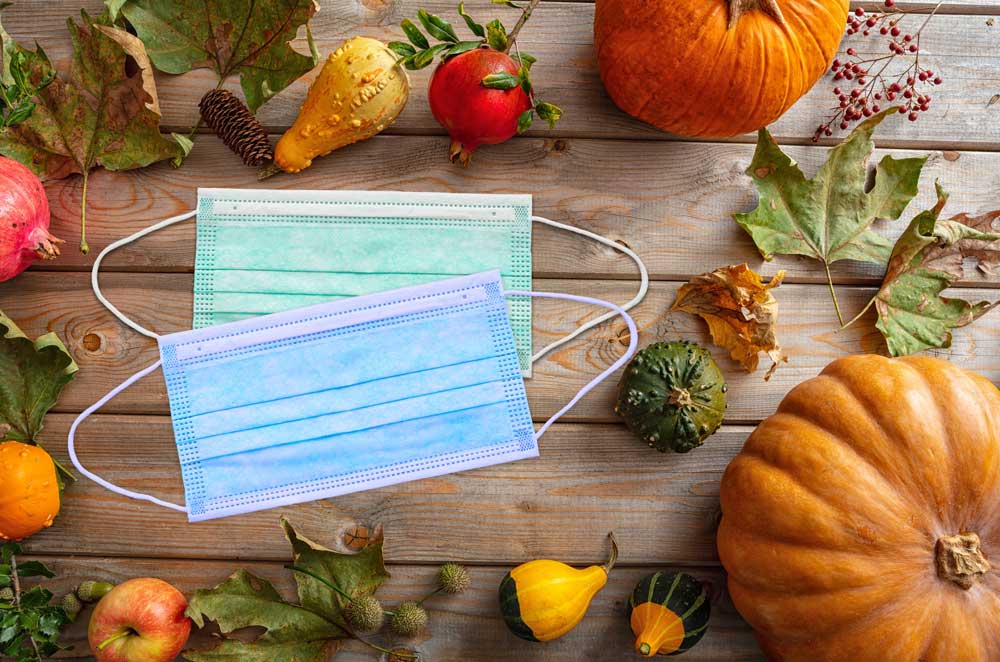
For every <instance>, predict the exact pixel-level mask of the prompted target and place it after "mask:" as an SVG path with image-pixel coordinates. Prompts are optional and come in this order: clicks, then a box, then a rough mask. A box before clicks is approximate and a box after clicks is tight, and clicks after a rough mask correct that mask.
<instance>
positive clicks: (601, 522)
mask: <svg viewBox="0 0 1000 662" xmlns="http://www.w3.org/2000/svg"><path fill="white" fill-rule="evenodd" d="M72 420H73V417H72V416H69V415H65V414H52V415H50V416H49V419H48V421H47V425H46V428H45V432H44V436H43V439H42V443H43V444H44V445H45V447H46V448H48V449H49V450H50V451H51V452H52V453H53V455H54V456H55V457H56V458H60V459H63V460H65V459H66V458H67V454H66V450H65V446H66V432H67V430H68V428H69V425H70V423H71V422H72ZM750 430H751V428H749V427H745V426H724V427H723V428H722V430H721V431H720V432H719V433H717V434H716V435H714V436H713V437H712V438H711V439H710V440H709V441H708V442H706V444H705V445H704V446H703V447H701V448H699V449H697V450H695V451H693V452H691V453H688V454H685V455H677V454H666V455H664V454H660V453H658V452H656V451H653V450H650V449H648V448H647V447H646V446H645V444H643V443H641V442H640V441H639V440H637V439H636V438H635V437H634V436H632V434H631V433H629V432H628V431H627V430H625V428H624V427H623V426H621V425H594V424H588V425H573V424H561V423H557V424H556V425H555V426H554V427H553V428H552V430H551V431H550V432H549V433H547V434H546V435H545V436H543V437H542V438H541V440H540V447H541V456H540V457H539V458H536V459H532V460H525V461H522V462H516V463H512V464H506V465H499V466H495V467H488V468H484V469H477V470H474V471H466V472H462V473H458V474H452V475H449V476H442V477H439V478H431V479H426V480H422V481H417V482H411V483H404V484H401V485H397V486H391V487H385V488H380V489H376V490H370V491H367V492H358V493H355V494H348V495H344V496H340V497H336V498H333V499H326V500H322V501H316V502H313V503H308V504H300V505H296V506H288V507H282V508H279V509H275V510H267V511H262V512H257V513H251V514H247V515H239V516H235V517H227V518H223V519H218V520H211V521H207V522H200V523H197V524H189V523H187V518H186V517H185V516H184V515H183V514H182V513H177V512H174V511H171V510H167V509H164V508H161V507H158V506H155V505H152V504H148V503H144V502H140V501H133V500H130V499H127V498H125V497H122V496H119V495H117V494H114V493H112V492H109V491H108V490H105V489H104V488H103V487H101V486H99V485H97V484H96V483H92V482H90V481H89V480H86V479H83V478H81V480H79V481H77V482H76V483H74V484H72V485H71V486H69V488H68V489H67V492H66V494H65V497H64V503H63V509H62V513H61V515H60V516H59V518H58V520H57V521H56V525H55V526H53V527H52V528H50V529H48V530H46V531H44V532H42V533H40V534H38V535H35V536H33V537H32V538H30V539H29V540H28V541H27V542H26V549H28V550H30V551H31V552H32V553H48V554H82V555H88V556H92V555H111V556H139V557H145V556H149V557H153V556H155V557H169V558H236V559H255V560H281V559H283V558H285V555H286V553H287V550H286V547H287V543H286V542H285V540H284V538H283V536H282V532H281V530H280V528H279V527H278V526H277V521H278V518H279V516H280V515H286V516H287V517H289V518H290V519H291V520H292V521H294V522H296V523H297V524H298V525H300V526H301V527H303V529H304V530H307V531H311V532H313V533H315V536H313V537H314V538H315V539H318V540H330V539H335V538H339V536H340V534H341V533H342V532H343V531H344V530H346V529H348V528H350V527H352V526H354V525H355V524H356V523H359V522H360V523H365V524H367V525H369V526H371V525H374V524H376V523H379V522H381V523H383V524H384V525H385V527H386V530H387V531H389V532H390V533H389V537H388V543H387V547H386V557H387V558H388V559H390V560H391V561H393V562H396V563H432V562H435V561H437V562H440V561H441V560H442V558H443V557H452V558H454V559H455V560H460V561H462V562H468V563H484V564H498V565H506V564H511V563H519V562H520V561H522V560H524V559H527V558H536V557H537V558H557V559H561V560H563V561H566V562H574V563H577V562H580V563H583V562H588V561H591V560H592V559H594V558H598V557H600V556H601V555H602V554H604V552H603V551H602V550H603V549H604V547H603V545H604V535H605V534H606V533H607V532H608V531H614V532H615V534H616V535H617V536H618V537H619V540H620V541H621V543H622V562H623V563H625V564H632V565H650V564H659V563H673V564H680V565H709V564H715V563H717V560H716V559H717V557H716V552H715V528H716V524H717V519H718V516H719V497H718V489H719V481H720V480H721V478H722V472H723V470H724V468H725V466H726V464H728V462H729V460H730V459H731V458H732V456H733V455H735V454H736V453H737V452H738V451H739V449H740V448H741V446H742V444H743V441H744V440H745V439H746V437H747V435H748V434H749V432H750ZM173 439H174V438H173V433H172V428H171V425H170V419H169V418H167V417H166V416H111V415H109V416H105V415H99V416H96V417H94V419H93V420H88V421H87V422H86V423H84V424H83V425H82V426H81V427H80V431H79V437H78V441H77V450H78V454H79V456H80V458H81V461H82V462H83V463H84V466H86V467H88V468H89V469H90V470H92V471H94V472H96V473H97V474H99V475H101V476H103V477H105V478H106V479H108V480H110V481H112V482H113V483H116V484H119V485H121V486H122V487H125V488H126V489H131V490H136V491H146V492H148V493H152V494H154V495H156V496H158V497H160V498H163V499H167V500H169V501H173V502H175V503H183V502H184V496H183V487H182V484H181V480H180V469H179V466H178V460H177V449H176V446H175V444H174V441H173ZM310 535H312V534H310ZM442 541H456V542H455V543H454V544H448V545H447V547H443V546H442ZM459 541H460V542H459Z"/></svg>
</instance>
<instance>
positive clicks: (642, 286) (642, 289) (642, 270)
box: [531, 216, 649, 363]
mask: <svg viewBox="0 0 1000 662" xmlns="http://www.w3.org/2000/svg"><path fill="white" fill-rule="evenodd" d="M531 220H532V221H535V222H536V223H541V224H542V225H548V226H551V227H554V228H558V229H560V230H566V231H567V232H573V233H575V234H578V235H582V236H584V237H587V238H588V239H593V240H594V241H596V242H598V243H600V244H604V245H605V246H608V247H610V248H613V249H615V250H616V251H619V252H621V253H624V254H625V255H627V256H629V257H630V258H632V261H633V262H635V264H636V266H637V267H639V278H640V280H641V282H640V283H639V291H638V292H637V293H636V295H635V297H634V298H633V299H632V300H631V301H629V302H628V303H626V304H625V305H624V306H622V308H623V309H624V310H625V311H626V312H627V311H629V310H632V309H633V308H635V307H636V306H637V305H638V304H639V302H641V301H642V300H643V299H644V298H645V297H646V292H647V291H648V290H649V272H648V271H647V270H646V265H645V264H643V262H642V258H640V257H639V256H638V255H637V254H636V253H635V251H633V250H632V249H631V248H628V247H627V246H622V245H621V244H619V243H616V242H613V241H611V240H610V239H608V238H607V237H602V236H601V235H599V234H595V233H593V232H589V231H588V230H584V229H583V228H578V227H575V226H572V225H566V224H565V223H559V222H557V221H553V220H550V219H547V218H545V217H544V216H532V217H531ZM600 305H603V303H602V304H600ZM617 314H618V313H617V312H610V313H606V314H604V315H601V316H600V317H597V318H595V319H592V320H590V321H589V322H587V323H585V324H583V325H582V326H581V327H580V328H578V329H577V330H576V331H574V332H573V333H571V334H569V335H568V336H565V337H563V338H560V339H559V340H557V341H555V342H554V343H552V344H551V345H548V346H546V347H543V348H542V349H541V350H539V351H538V352H536V353H535V355H534V356H532V357H531V362H532V363H535V362H536V361H538V360H539V359H541V358H542V357H543V356H545V355H546V354H548V353H549V352H551V351H552V350H554V349H557V348H559V347H562V346H563V345H565V344H566V343H568V342H570V341H572V340H573V339H574V338H576V337H578V336H580V335H581V334H584V333H586V332H587V331H589V330H591V329H593V328H594V327H595V326H597V325H599V324H603V323H604V322H606V321H608V320H609V319H611V318H612V317H614V316H615V315H617Z"/></svg>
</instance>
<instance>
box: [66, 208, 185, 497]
mask: <svg viewBox="0 0 1000 662" xmlns="http://www.w3.org/2000/svg"><path fill="white" fill-rule="evenodd" d="M197 213H198V212H197V210H195V209H192V210H191V211H189V212H185V213H183V214H180V215H178V216H172V217H170V218H167V219H164V220H162V221H160V222H159V223H156V224H155V225H151V226H149V227H148V228H145V229H143V230H140V231H139V232H136V233H135V234H133V235H130V236H128V237H125V238H124V239H119V240H118V241H116V242H114V243H113V244H109V245H108V246H107V248H105V249H104V250H103V251H101V252H100V254H99V255H98V256H97V259H95V260H94V267H93V269H91V272H90V284H91V287H93V289H94V295H95V296H96V297H97V300H98V301H100V302H101V303H102V304H103V305H104V307H105V308H107V309H108V310H109V311H110V312H111V314H112V315H114V316H115V317H117V318H118V319H119V320H120V321H121V322H122V324H125V325H126V326H128V327H130V328H132V329H133V330H135V331H136V332H137V333H141V334H142V335H144V336H147V337H149V338H159V334H157V333H155V332H153V331H150V330H149V329H147V328H145V327H143V326H141V325H139V324H137V323H136V322H133V321H132V320H131V319H129V318H128V317H126V316H125V314H124V313H123V312H121V311H120V310H118V308H116V307H115V305H114V304H112V303H111V302H110V301H108V300H107V298H106V297H105V296H104V294H103V293H102V292H101V286H100V283H99V282H98V279H97V275H98V272H99V271H100V268H101V262H103V261H104V258H105V257H106V256H107V255H108V253H110V252H111V251H113V250H115V249H117V248H121V247H122V246H124V245H126V244H130V243H132V242H133V241H137V240H139V239H141V238H142V237H145V236H146V235H148V234H152V233H153V232H156V231H157V230H162V229H163V228H165V227H168V226H171V225H174V224H175V223H180V222H181V221H186V220H187V219H189V218H191V217H192V216H194V215H195V214H197ZM162 363H163V361H162V360H159V359H158V360H157V361H156V363H154V364H153V365H151V366H149V367H147V368H143V369H142V370H140V371H139V372H137V373H135V374H134V375H132V376H131V377H129V378H128V379H126V380H125V381H124V382H122V383H121V384H119V385H118V386H116V387H114V388H113V389H111V391H109V392H108V394H107V395H105V396H104V397H103V398H101V399H100V400H98V401H97V402H95V403H94V404H92V405H90V406H89V407H87V408H86V409H85V410H84V411H83V413H81V414H80V415H79V416H77V417H76V420H75V421H73V425H71V426H70V428H69V435H68V437H67V438H66V447H67V450H68V451H69V459H70V461H71V462H72V463H73V466H74V467H76V470H77V471H79V472H80V473H81V474H82V475H84V476H86V477H87V478H89V479H90V480H92V481H94V482H95V483H97V484H98V485H100V486H101V487H103V488H105V489H106V490H109V491H111V492H114V493H115V494H121V495H122V496H126V497H128V498H130V499H135V500H137V501H149V502H150V503H155V504H156V505H158V506H163V507H164V508H170V509H171V510H177V511H179V512H182V513H186V512H188V509H187V508H185V507H184V506H181V505H179V504H176V503H171V502H170V501H163V500H162V499H157V498H156V497H154V496H152V495H150V494H143V493H142V492H133V491H131V490H127V489H125V488H124V487H119V486H118V485H115V484H114V483H112V482H110V481H107V480H105V479H103V478H101V477H100V476H98V475H97V474H95V473H94V472H92V471H90V470H89V469H87V468H86V467H85V466H83V464H82V463H81V462H80V458H78V457H77V455H76V430H77V428H79V427H80V424H81V423H83V422H84V421H85V420H87V418H88V417H89V416H90V415H91V414H93V413H94V412H96V411H97V410H98V409H100V408H101V407H103V406H104V405H106V404H107V403H108V402H109V401H110V400H111V399H113V398H114V397H115V396H117V395H118V394H119V393H121V392H122V391H124V390H125V389H127V388H128V387H130V386H132V384H135V383H136V382H137V381H139V380H140V379H142V378H143V377H145V376H146V375H149V374H151V373H153V372H154V371H156V370H157V369H158V368H159V367H160V365H161V364H162Z"/></svg>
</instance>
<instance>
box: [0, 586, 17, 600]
mask: <svg viewBox="0 0 1000 662" xmlns="http://www.w3.org/2000/svg"><path fill="white" fill-rule="evenodd" d="M0 600H3V601H4V602H13V601H14V589H12V588H0Z"/></svg>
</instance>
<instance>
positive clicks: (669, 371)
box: [615, 342, 727, 453]
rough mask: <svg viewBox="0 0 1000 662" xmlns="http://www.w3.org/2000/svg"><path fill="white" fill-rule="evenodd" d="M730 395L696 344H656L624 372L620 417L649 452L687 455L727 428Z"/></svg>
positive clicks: (617, 408)
mask: <svg viewBox="0 0 1000 662" xmlns="http://www.w3.org/2000/svg"><path fill="white" fill-rule="evenodd" d="M726 390H727V386H726V381H725V377H724V376H723V374H722V370H720V369H719V366H718V365H717V364H716V363H715V360H714V359H713V358H712V355H711V354H709V353H708V351H707V350H705V349H702V348H701V347H699V346H698V345H696V344H694V343H691V342H669V343H665V342H660V343H654V344H652V345H650V346H649V347H647V348H645V349H643V350H642V351H640V352H639V353H638V354H636V355H635V358H633V359H632V361H631V362H629V364H628V366H627V367H626V368H625V372H624V373H623V374H622V378H621V382H619V384H618V401H617V402H616V403H615V413H616V414H618V415H619V416H621V417H622V419H623V420H624V421H625V425H626V426H628V429H629V430H631V431H632V432H634V433H635V434H637V435H638V436H639V438H640V439H642V440H643V441H644V442H646V443H647V444H649V446H650V448H655V449H656V450H658V451H661V452H666V451H674V452H677V453H687V452H688V451H690V450H692V449H694V448H697V447H698V446H701V445H702V444H703V443H704V442H705V439H707V438H708V437H709V436H710V435H712V434H714V433H715V431H716V430H718V429H719V426H720V425H722V416H723V414H724V413H725V411H726Z"/></svg>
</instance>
